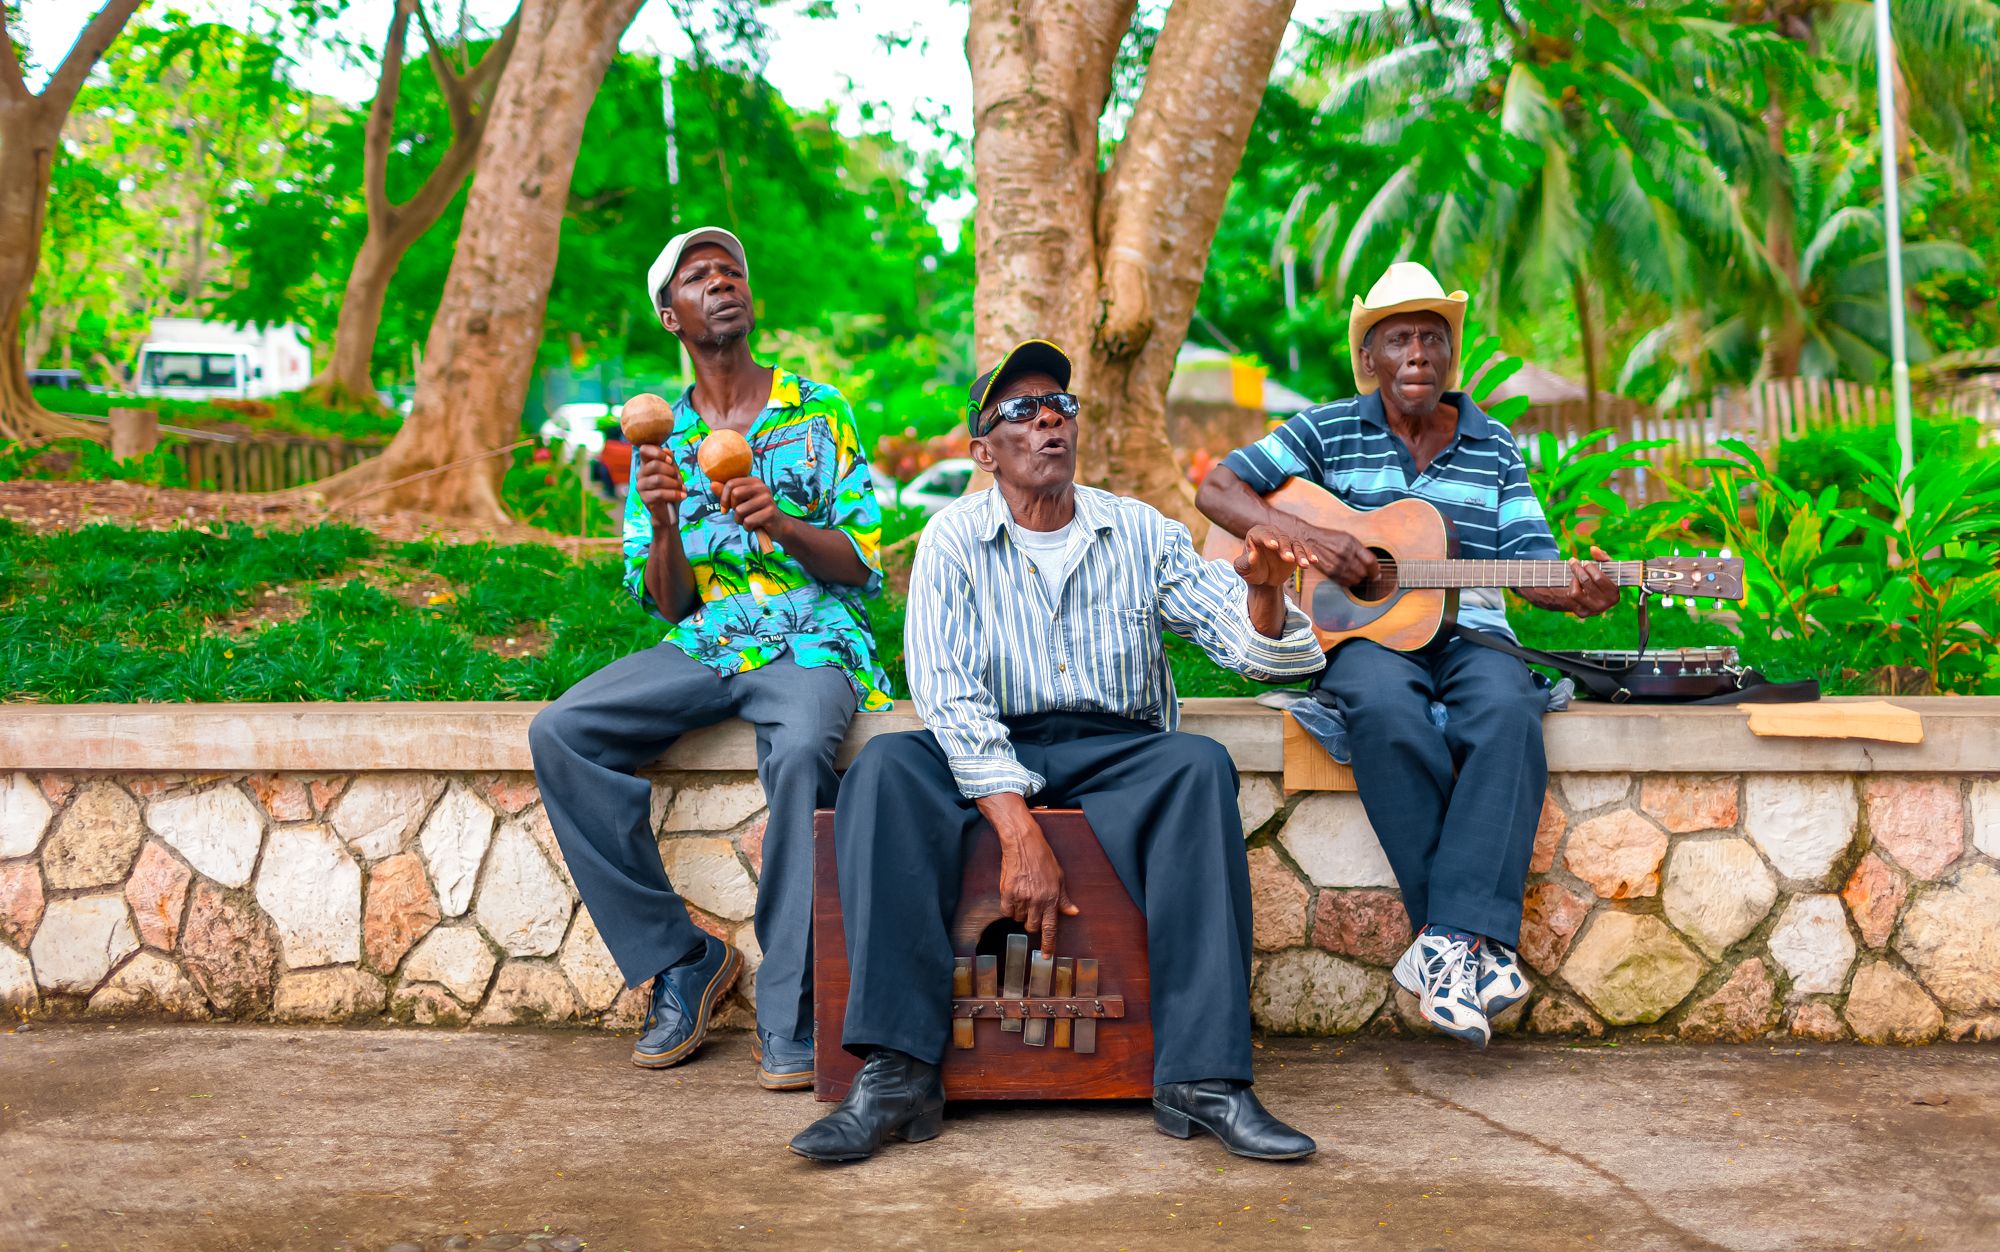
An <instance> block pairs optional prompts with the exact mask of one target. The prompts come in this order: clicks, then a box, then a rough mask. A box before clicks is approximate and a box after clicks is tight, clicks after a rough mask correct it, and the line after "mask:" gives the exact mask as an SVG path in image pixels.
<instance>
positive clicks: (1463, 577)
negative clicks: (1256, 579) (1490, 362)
mask: <svg viewBox="0 0 2000 1252" xmlns="http://www.w3.org/2000/svg"><path fill="white" fill-rule="evenodd" d="M1264 500H1265V503H1267V504H1269V505H1271V506H1272V507H1273V508H1276V509H1278V510H1279V511H1281V512H1284V513H1289V514H1291V515H1292V516H1293V517H1296V518H1298V519H1299V520H1300V521H1302V522H1306V523H1308V524H1309V525H1312V526H1315V527H1318V528H1319V529H1321V530H1336V531H1345V532H1347V533H1348V534H1350V535H1352V536H1354V538H1355V539H1356V540H1358V541H1359V542H1360V543H1361V544H1362V545H1363V546H1364V547H1366V548H1368V549H1369V550H1370V551H1371V552H1373V553H1374V554H1375V560H1376V562H1377V564H1378V565H1379V566H1380V570H1379V572H1378V573H1376V575H1375V576H1374V577H1372V578H1369V579H1367V580H1366V581H1364V582H1360V583H1357V584H1355V585H1354V586H1352V587H1343V586H1341V585H1340V584H1339V583H1336V582H1333V581H1330V580H1329V579H1328V578H1327V577H1326V575H1325V574H1323V573H1321V572H1320V571H1319V570H1318V569H1304V570H1301V571H1299V573H1298V574H1297V575H1295V576H1294V585H1293V598H1294V599H1295V600H1296V601H1297V602H1298V605H1299V607H1300V608H1302V609H1304V610H1305V612H1306V615H1307V616H1308V617H1310V618H1312V623H1313V631H1314V633H1316V634H1317V635H1318V636H1319V641H1320V644H1321V646H1323V647H1326V648H1332V647H1333V646H1334V645H1336V644H1338V643H1341V642H1344V641H1345V640H1348V639H1372V640H1374V641H1375V642H1376V643H1379V644H1381V645H1382V646H1383V647H1385V648H1395V649H1397V650H1398V651H1402V652H1413V651H1415V650H1416V649H1418V648H1421V647H1424V646H1425V645H1427V644H1429V643H1430V642H1431V641H1432V640H1434V639H1436V638H1437V637H1438V636H1439V635H1440V634H1441V633H1444V632H1446V631H1449V630H1450V629H1451V626H1452V623H1453V621H1454V620H1455V619H1456V617H1457V614H1458V593H1459V590H1460V589H1461V588H1465V587H1567V586H1569V563H1568V562H1567V561H1471V560H1461V559H1460V558H1459V556H1458V539H1457V537H1456V536H1455V535H1454V534H1453V533H1452V527H1451V523H1450V522H1449V521H1448V520H1447V519H1446V518H1445V516H1444V514H1442V513H1440V512H1438V511H1437V509H1436V508H1435V507H1434V506H1432V505H1431V504H1430V503H1428V502H1427V501H1423V500H1417V499H1408V500H1397V501H1395V502H1394V503H1392V504H1387V505H1384V506H1383V507H1381V508H1379V509H1371V510H1369V511H1367V512H1362V511H1361V510H1358V509H1353V508H1349V507H1348V506H1347V505H1345V504H1343V503H1341V501H1340V499H1339V498H1338V497H1337V496H1335V495H1334V494H1333V493H1332V492H1330V491H1327V490H1326V489H1325V488H1323V487H1318V486H1315V485H1313V484H1312V483H1309V482H1306V481H1304V480H1303V479H1298V478H1294V479H1290V480H1289V481H1287V482H1286V483H1285V485H1284V486H1282V487H1280V488H1278V489H1277V490H1276V491H1274V492H1272V493H1271V494H1270V495H1268V496H1265V497H1264ZM1242 550H1243V540H1242V538H1241V537H1240V536H1237V535H1232V534H1230V533H1229V532H1228V531H1226V530H1224V529H1223V528H1222V527H1220V526H1212V527H1210V528H1209V532H1208V542H1207V543H1206V544H1205V545H1203V551H1202V555H1203V556H1205V557H1207V558H1209V559H1210V560H1213V559H1215V558H1218V557H1220V558H1223V559H1233V558H1234V557H1235V556H1236V554H1237V553H1239V552H1241V551H1242ZM1601 566H1602V568H1603V570H1604V572H1605V573H1606V574H1608V575H1610V577H1611V581H1612V582H1614V583H1617V584H1618V585H1619V586H1620V587H1643V588H1645V589H1646V590H1648V591H1652V592H1657V593H1660V594H1662V595H1675V596H1693V597H1698V598H1701V599H1709V600H1741V599H1742V598H1743V561H1742V559H1741V558H1739V557H1680V556H1674V557H1656V558H1654V559H1652V560H1644V561H1607V562H1602V563H1601Z"/></svg>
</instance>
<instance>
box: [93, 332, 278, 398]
mask: <svg viewBox="0 0 2000 1252" xmlns="http://www.w3.org/2000/svg"><path fill="white" fill-rule="evenodd" d="M311 381H312V354H311V352H309V351H308V350H307V349H306V345H305V343H304V342H303V341H302V340H301V339H300V338H299V330H298V327H296V326H292V325H290V324H287V325H283V326H267V327H265V328H264V329H263V330H253V329H251V328H249V327H246V326H235V325H230V324H228V323H225V322H204V321H201V320H200V319H198V318H192V317H162V318H158V319H156V320H155V321H154V322H153V331H152V335H151V336H150V337H149V338H148V339H147V340H146V342H145V343H143V344H141V345H140V346H139V360H138V367H137V369H136V370H134V372H133V387H132V389H133V390H134V391H136V392H138V393H139V394H140V395H142V396H163V397H169V398H172V399H176V400H259V399H262V398H264V397H266V396H275V395H280V394H282V393H284V392H287V391H297V390H298V389H299V388H301V387H303V386H305V385H306V384H307V383H309V382H311Z"/></svg>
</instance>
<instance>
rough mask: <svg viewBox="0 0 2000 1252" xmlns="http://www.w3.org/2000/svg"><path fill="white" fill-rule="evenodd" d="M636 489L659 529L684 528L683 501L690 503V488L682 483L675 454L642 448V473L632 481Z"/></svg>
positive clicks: (651, 446) (654, 446)
mask: <svg viewBox="0 0 2000 1252" xmlns="http://www.w3.org/2000/svg"><path fill="white" fill-rule="evenodd" d="M632 489H633V490H634V491H637V492H638V493H639V500H640V502H641V503H643V504H644V505H645V506H646V512H647V513H649V514H651V515H652V518H653V525H654V526H655V527H668V528H672V527H677V526H679V525H680V509H681V501H683V500H685V499H687V484H686V483H685V482H683V481H682V480H681V467H680V466H679V465H677V464H675V463H674V457H673V453H671V452H668V451H667V450H666V449H664V448H661V447H660V446H658V445H657V444H650V443H642V444H640V445H639V473H638V476H637V477H636V478H634V479H633V480H632Z"/></svg>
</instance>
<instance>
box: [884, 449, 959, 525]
mask: <svg viewBox="0 0 2000 1252" xmlns="http://www.w3.org/2000/svg"><path fill="white" fill-rule="evenodd" d="M976 468H977V467H976V466H975V465H973V463H972V458H971V457H963V456H953V457H946V458H945V459H944V460H942V461H938V462H936V463H935V464H933V465H931V466H930V467H929V468H928V469H926V470H924V471H923V472H921V473H919V474H918V475H917V476H916V477H915V478H912V479H911V480H910V481H909V482H907V483H905V484H904V485H903V489H902V491H901V492H900V493H898V497H897V503H898V504H901V505H902V506H903V507H904V508H906V509H922V510H923V511H924V516H925V517H929V516H930V515H931V514H933V513H935V512H937V511H938V510H939V509H941V508H943V507H944V506H945V505H947V504H950V503H951V502H952V501H953V500H956V499H958V498H959V497H960V496H962V495H964V494H965V484H967V483H969V482H971V481H972V472H973V470H974V469H976Z"/></svg>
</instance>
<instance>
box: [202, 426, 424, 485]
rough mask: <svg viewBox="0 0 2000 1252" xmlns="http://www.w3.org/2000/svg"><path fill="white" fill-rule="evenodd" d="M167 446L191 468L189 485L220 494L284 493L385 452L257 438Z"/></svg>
mask: <svg viewBox="0 0 2000 1252" xmlns="http://www.w3.org/2000/svg"><path fill="white" fill-rule="evenodd" d="M163 446H165V447H166V448H167V449H168V450H169V451H170V452H171V453H172V455H173V456H174V457H175V458H176V459H177V460H179V461H180V463H181V464H182V465H183V466H185V467H186V468H187V476H188V485H189V486H193V487H207V488H211V489H213V490H216V491H281V490H283V489H285V488H287V487H297V486H301V485H303V484H305V483H309V482H314V481H317V480H318V479H321V478H325V477H327V476H328V475H329V474H337V473H339V472H340V471H341V470H344V469H347V468H348V467H350V466H353V465H359V464H360V463H361V462H363V461H365V460H367V459H368V458H370V457H372V456H377V455H379V454H380V453H381V451H382V449H383V448H384V447H386V446H387V445H386V444H379V443H350V442H348V441H347V440H344V439H311V438H307V437H305V436H299V435H253V436H245V437H241V438H234V439H228V440H224V439H218V438H214V437H210V438H200V437H192V438H182V439H178V440H174V441H172V442H170V443H167V444H165V445H163Z"/></svg>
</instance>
